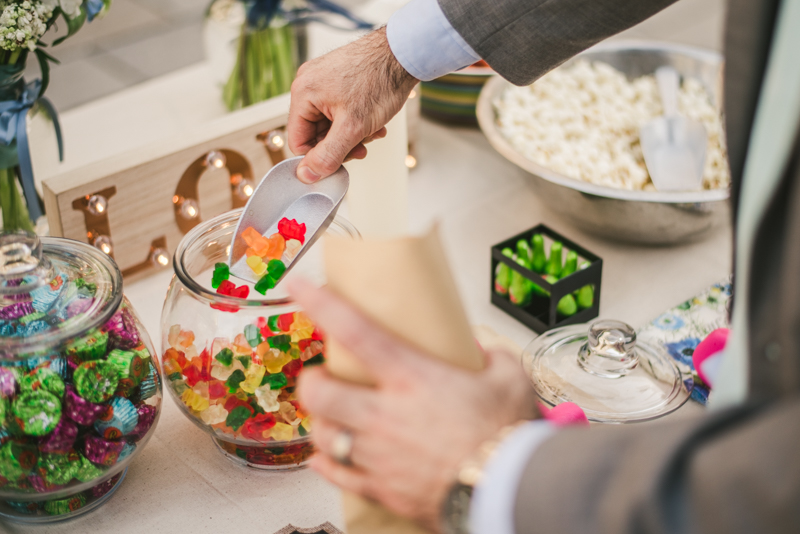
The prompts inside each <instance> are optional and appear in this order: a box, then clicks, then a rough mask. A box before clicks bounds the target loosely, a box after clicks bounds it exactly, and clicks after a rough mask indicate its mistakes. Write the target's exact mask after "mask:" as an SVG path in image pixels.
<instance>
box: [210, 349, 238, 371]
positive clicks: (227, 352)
mask: <svg viewBox="0 0 800 534" xmlns="http://www.w3.org/2000/svg"><path fill="white" fill-rule="evenodd" d="M214 359H215V360H217V361H218V362H219V363H221V364H222V365H224V366H225V367H230V365H231V364H232V363H233V351H232V350H231V349H228V348H225V349H222V350H221V351H219V352H218V353H217V355H216V356H214Z"/></svg>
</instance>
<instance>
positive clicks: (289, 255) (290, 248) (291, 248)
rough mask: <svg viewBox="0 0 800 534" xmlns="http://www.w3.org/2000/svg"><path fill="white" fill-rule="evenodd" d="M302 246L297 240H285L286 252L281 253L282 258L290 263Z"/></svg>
mask: <svg viewBox="0 0 800 534" xmlns="http://www.w3.org/2000/svg"><path fill="white" fill-rule="evenodd" d="M302 246H303V244H302V243H301V242H300V241H298V240H297V239H287V240H286V250H284V251H283V255H284V257H285V258H286V259H287V260H288V261H290V262H291V261H292V260H293V259H294V257H295V256H297V253H298V252H300V248H302Z"/></svg>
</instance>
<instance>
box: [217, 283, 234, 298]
mask: <svg viewBox="0 0 800 534" xmlns="http://www.w3.org/2000/svg"><path fill="white" fill-rule="evenodd" d="M234 289H236V284H234V283H233V282H231V281H230V280H223V281H222V282H221V283H220V284H219V286H218V287H217V293H219V294H220V295H228V296H230V295H232V292H233V290H234Z"/></svg>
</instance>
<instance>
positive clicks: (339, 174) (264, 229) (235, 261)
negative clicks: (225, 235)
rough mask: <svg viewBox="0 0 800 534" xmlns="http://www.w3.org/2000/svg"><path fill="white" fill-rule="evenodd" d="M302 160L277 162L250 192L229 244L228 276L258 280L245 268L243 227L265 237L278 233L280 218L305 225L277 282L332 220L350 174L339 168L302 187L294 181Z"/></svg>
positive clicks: (345, 191)
mask: <svg viewBox="0 0 800 534" xmlns="http://www.w3.org/2000/svg"><path fill="white" fill-rule="evenodd" d="M302 159H303V156H298V157H296V158H290V159H287V160H284V161H282V162H280V163H278V164H277V165H275V166H274V167H272V168H271V169H270V170H269V172H268V173H267V175H266V176H264V179H263V180H261V183H260V184H259V185H258V187H256V189H255V191H253V196H251V197H250V200H248V201H247V205H246V206H245V207H244V212H243V213H242V218H241V219H239V225H238V226H237V227H236V231H235V232H234V234H233V240H232V241H231V253H230V256H229V258H228V265H229V266H230V271H231V274H232V275H234V276H236V277H238V278H241V279H243V280H247V281H248V282H252V283H256V282H258V280H259V278H260V276H257V275H256V274H255V273H254V272H253V270H252V269H251V268H250V266H249V265H247V258H246V257H245V252H246V251H247V243H246V242H245V240H244V238H242V232H244V231H245V230H246V229H247V228H249V227H251V226H252V227H253V228H254V229H256V230H257V231H258V232H259V233H261V235H263V236H265V237H269V236H271V235H272V234H274V233H276V232H277V231H278V221H280V220H281V219H283V218H284V217H286V218H288V219H295V220H297V222H298V223H305V225H306V239H305V242H304V243H303V246H302V247H301V248H300V250H299V251H298V253H297V255H295V257H294V258H293V259H292V260H291V262H288V263H287V264H286V272H284V273H283V275H282V276H281V277H280V278H279V279H278V280H276V281H275V282H276V283H277V282H279V281H280V280H282V279H283V277H284V276H286V273H288V272H289V269H291V268H292V266H293V265H294V264H296V263H297V260H299V259H300V257H301V256H302V255H303V254H305V252H306V251H307V250H308V249H309V248H310V247H311V245H313V244H314V242H315V241H316V240H317V239H318V238H319V236H321V235H322V234H324V233H325V230H326V229H327V228H328V226H329V225H330V224H331V221H333V218H334V216H335V215H336V211H337V210H338V209H339V205H340V204H341V203H342V199H343V198H344V195H345V193H347V188H348V186H349V185H350V175H349V174H348V173H347V170H345V168H344V167H339V170H338V171H336V172H335V173H333V174H332V175H331V176H329V177H327V178H325V179H324V180H320V181H318V182H316V183H314V184H310V185H308V184H304V183H302V182H301V181H300V180H298V179H297V166H298V165H299V164H300V161H301V160H302Z"/></svg>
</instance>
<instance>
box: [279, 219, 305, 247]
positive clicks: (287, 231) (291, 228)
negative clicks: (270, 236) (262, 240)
mask: <svg viewBox="0 0 800 534" xmlns="http://www.w3.org/2000/svg"><path fill="white" fill-rule="evenodd" d="M278 232H279V233H280V234H281V235H282V236H283V237H284V238H286V239H296V240H298V241H300V244H301V245H302V244H303V243H305V241H306V223H302V224H298V223H297V221H296V220H295V219H287V218H286V217H284V218H283V219H281V220H280V221H278Z"/></svg>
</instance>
